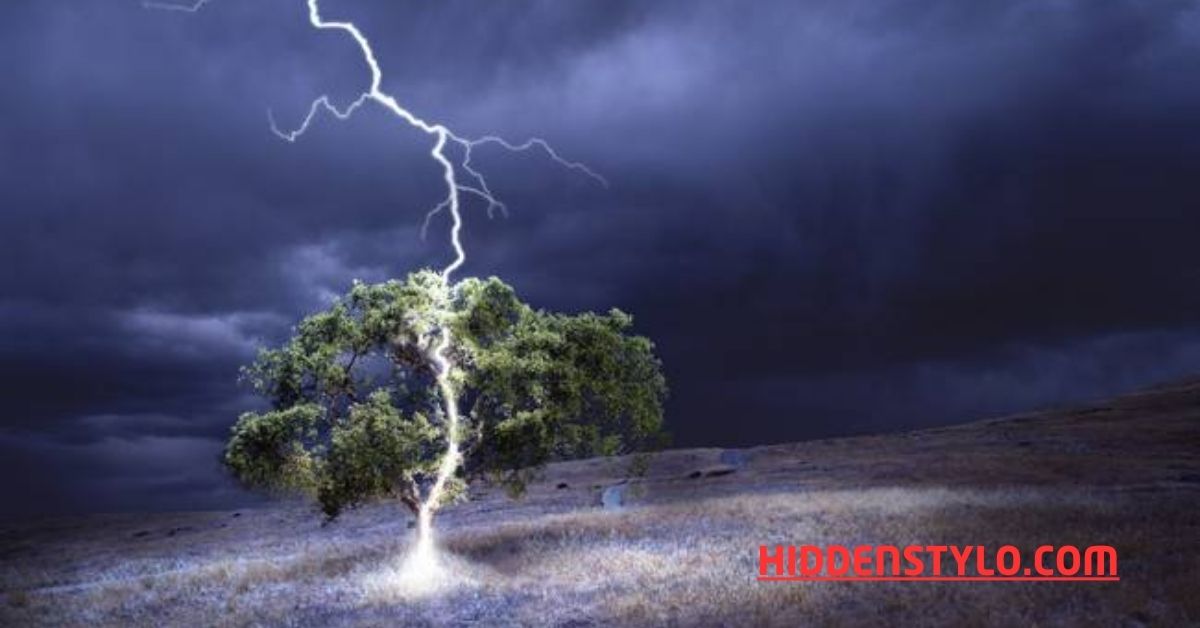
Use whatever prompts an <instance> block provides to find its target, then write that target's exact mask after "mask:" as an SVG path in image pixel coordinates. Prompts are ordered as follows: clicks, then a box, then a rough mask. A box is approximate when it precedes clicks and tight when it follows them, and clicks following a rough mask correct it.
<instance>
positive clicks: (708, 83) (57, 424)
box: [0, 0, 1200, 512]
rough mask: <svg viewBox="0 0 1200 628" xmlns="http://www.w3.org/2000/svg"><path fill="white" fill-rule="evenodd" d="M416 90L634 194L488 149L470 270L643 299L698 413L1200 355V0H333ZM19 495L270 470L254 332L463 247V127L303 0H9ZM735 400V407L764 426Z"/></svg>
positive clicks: (184, 490)
mask: <svg viewBox="0 0 1200 628" xmlns="http://www.w3.org/2000/svg"><path fill="white" fill-rule="evenodd" d="M323 6H324V7H325V12H326V13H327V14H328V15H330V16H343V15H344V16H346V17H348V18H351V19H355V20H358V21H359V22H360V24H361V26H362V27H363V29H364V30H365V31H366V33H367V34H368V36H370V37H371V38H372V39H373V41H374V42H375V44H376V46H377V49H378V53H379V57H380V60H381V62H382V63H383V65H384V67H385V70H386V75H385V86H386V88H387V89H388V90H389V91H391V92H393V93H394V94H396V95H397V96H398V97H400V99H401V100H402V101H403V102H405V103H406V104H407V105H409V106H410V107H411V108H412V109H413V110H415V111H417V112H419V113H421V114H422V115H426V116H429V117H436V118H437V119H439V120H443V121H445V122H447V123H449V124H451V125H452V126H453V127H454V128H456V129H459V130H460V131H461V132H463V133H466V134H482V133H486V132H498V133H501V134H503V135H505V136H507V137H511V138H523V137H526V136H535V135H536V136H541V137H545V138H546V139H548V140H550V141H552V142H553V143H554V144H555V145H556V146H557V147H558V148H559V149H560V150H561V151H562V152H563V153H564V154H566V155H568V156H569V157H570V158H574V159H581V160H584V161H586V162H588V163H589V164H590V165H592V166H593V167H595V168H596V169H597V170H599V171H601V172H603V173H604V175H605V176H606V177H607V178H608V179H609V180H610V181H611V182H612V186H611V188H609V189H604V188H602V187H600V186H597V185H595V184H594V182H592V181H590V180H589V179H587V178H585V177H579V176H577V174H575V173H572V172H570V171H564V170H563V169H560V168H557V167H555V166H554V165H553V164H552V163H550V162H549V161H548V160H546V159H545V158H543V157H539V156H537V155H534V154H521V155H506V154H503V153H502V152H501V151H498V150H495V149H493V148H481V149H479V151H478V154H477V155H476V161H477V163H478V164H479V165H480V167H482V168H484V169H486V170H487V171H488V172H489V173H490V174H491V176H492V179H491V181H492V184H493V187H494V189H495V190H496V192H497V193H498V194H499V195H500V196H502V197H503V198H504V200H505V201H506V202H507V203H508V205H509V207H510V208H511V214H510V216H509V217H508V218H496V219H494V220H488V219H487V217H486V216H485V214H484V211H483V210H484V208H483V207H478V206H471V207H469V208H468V210H467V212H468V230H467V233H466V241H467V244H468V247H469V251H470V255H471V258H470V262H469V264H468V266H467V267H466V268H465V269H464V270H465V271H466V272H468V273H470V274H496V275H499V276H502V277H504V278H505V279H507V280H509V281H510V282H512V283H513V284H514V285H516V286H517V287H518V289H520V290H521V291H522V293H523V294H524V295H525V296H526V297H527V298H528V299H529V300H530V301H532V302H533V303H535V304H537V305H540V306H544V307H552V308H563V309H568V310H581V309H606V308H608V307H610V306H614V305H616V306H620V307H622V308H624V309H627V310H629V311H631V312H633V313H634V314H635V316H636V317H637V321H638V325H639V328H640V329H641V331H643V332H645V333H647V334H648V335H651V336H652V337H653V338H654V339H655V340H656V341H657V342H658V345H659V349H660V352H661V354H662V356H663V358H664V361H665V363H666V368H667V371H668V375H669V378H670V381H671V385H672V389H673V396H672V400H671V403H670V407H669V417H668V418H669V421H670V423H671V428H672V431H673V433H674V435H675V439H676V443H677V444H679V445H683V446H688V445H735V444H737V445H742V444H752V443H762V442H771V441H780V440H791V439H799V438H809V437H815V436H824V435H835V434H845V433H857V432H865V431H872V430H887V429H900V428H905V427H912V426H921V425H932V424H938V423H945V422H950V421H955V420H962V419H968V418H974V417H976V416H978V415H981V414H988V413H994V412H1007V411H1015V410H1020V409H1024V408H1029V407H1033V406H1037V405H1040V404H1045V403H1064V402H1068V401H1071V400H1077V399H1081V398H1086V397H1094V396H1101V395H1105V394H1111V393H1113V392H1117V391H1121V390H1126V389H1129V388H1132V387H1136V386H1139V385H1142V384H1145V383H1149V382H1152V381H1155V380H1157V379H1163V378H1171V377H1176V376H1180V375H1183V374H1186V373H1189V372H1192V371H1194V370H1196V369H1197V368H1198V367H1200V345H1198V342H1197V340H1196V334H1197V333H1198V332H1200V329H1197V327H1198V326H1197V318H1196V312H1197V311H1198V310H1197V308H1198V306H1200V302H1198V297H1197V296H1196V295H1198V294H1200V291H1197V290H1196V284H1197V280H1198V279H1200V252H1198V251H1200V248H1197V247H1195V246H1193V245H1192V242H1191V239H1192V234H1194V233H1196V232H1197V228H1198V227H1200V217H1198V216H1197V214H1196V212H1195V211H1194V209H1195V206H1196V204H1195V201H1194V199H1195V192H1194V189H1195V181H1197V180H1200V115H1198V114H1197V112H1198V111H1200V84H1198V83H1197V82H1196V81H1194V80H1191V75H1192V74H1193V73H1194V68H1195V67H1196V64H1197V62H1198V61H1200V10H1198V9H1197V8H1196V5H1195V3H1193V2H1182V1H1180V2H1176V1H1171V0H1167V1H1163V2H1155V3H1144V2H1134V1H1125V2H1110V3H1095V2H1088V1H1087V0H1061V1H1057V2H1041V1H1033V0H1028V1H1018V2H1012V1H1009V0H1006V1H980V2H951V1H948V0H887V1H884V2H879V1H875V0H872V1H867V0H849V1H847V0H836V1H835V0H819V1H816V2H802V3H800V2H788V1H783V0H780V1H774V0H769V1H762V2H755V3H752V4H747V3H745V2H733V1H724V0H708V1H705V2H695V1H688V0H666V1H662V2H644V1H632V0H630V1H624V0H621V1H614V0H604V1H599V0H596V1H580V2H562V1H557V0H529V1H524V2H506V3H489V2H480V1H479V0H454V1H450V2H437V3H410V2H369V1H367V0H362V1H357V2H349V1H346V2H337V1H335V0H325V2H324V3H323ZM0 17H3V18H4V19H0V55H3V58H5V59H7V60H9V62H8V63H7V64H5V67H4V68H3V69H0V72H3V74H4V76H3V78H4V80H5V85H6V89H5V90H4V91H3V93H0V120H2V122H0V190H3V192H0V207H2V211H0V295H2V296H0V338H2V339H3V340H2V341H0V399H2V400H3V405H4V407H5V408H6V410H7V412H6V413H5V415H4V416H5V418H4V422H3V424H2V427H0V436H2V440H0V449H2V451H0V457H2V459H3V460H4V461H5V462H4V465H5V468H4V472H5V476H6V477H9V478H19V477H28V476H31V475H32V474H31V471H32V470H34V469H36V470H37V473H36V477H37V478H38V479H37V481H36V482H34V483H21V482H11V483H6V485H5V487H4V492H3V501H4V508H3V509H4V510H5V511H8V512H21V511H40V510H64V509H66V510H71V509H76V510H78V509H92V508H136V507H154V508H180V507H200V506H201V505H220V504H222V503H234V502H235V501H236V499H240V498H239V497H237V496H238V495H239V494H238V493H237V492H236V491H235V490H234V489H233V488H232V487H231V486H230V485H229V484H228V482H227V480H225V479H224V478H223V476H222V475H221V473H220V470H219V469H218V468H217V466H216V462H215V460H216V452H217V451H218V450H219V446H220V442H221V439H222V438H223V437H224V435H225V433H226V431H227V429H228V425H229V423H230V422H231V421H232V419H233V417H234V416H236V414H237V413H238V412H240V411H242V410H244V409H247V408H249V407H252V406H253V404H254V403H255V400H254V399H252V398H251V397H249V396H248V395H247V392H246V391H245V390H244V389H243V388H240V387H239V386H238V385H237V384H236V377H237V368H238V366H239V365H240V364H243V363H245V362H246V360H248V359H249V358H250V356H252V354H253V351H254V348H255V346H257V345H259V344H261V343H269V342H275V341H278V340H279V339H280V338H281V337H282V336H283V335H284V334H286V332H287V329H288V326H289V325H290V324H291V323H292V322H293V321H294V320H296V319H297V318H299V317H300V316H302V315H303V314H305V313H307V312H310V311H312V310H314V309H315V308H318V307H320V306H321V304H322V303H324V302H326V301H327V300H328V299H329V297H330V296H331V295H333V294H336V293H338V292H340V291H342V290H344V289H345V287H346V286H347V285H348V284H349V282H350V281H351V280H352V279H354V278H362V279H365V280H380V279H383V278H386V277H391V276H396V275H400V274H403V273H404V272H407V271H408V270H410V269H413V268H417V267H421V266H436V265H439V264H441V263H444V261H445V260H446V259H448V249H447V247H446V246H445V245H444V237H445V229H446V227H447V224H446V222H445V221H444V220H435V221H434V223H433V225H432V229H431V231H430V236H429V239H428V240H425V241H422V240H421V239H420V238H419V236H418V230H419V227H420V223H421V219H422V218H423V214H424V212H425V211H426V210H427V209H428V208H430V207H432V206H433V205H434V204H435V203H436V201H437V198H438V194H439V192H440V189H439V187H438V184H439V180H438V177H437V170H436V167H435V166H434V165H433V164H431V163H430V161H429V160H428V158H427V151H428V148H429V143H428V138H426V137H424V136H423V135H421V134H420V133H419V132H415V131H413V130H411V129H408V128H406V127H404V126H403V125H400V124H398V123H397V122H396V121H395V120H392V119H390V118H388V117H387V116H385V115H383V114H381V113H379V112H378V111H370V110H368V111H363V112H362V115H360V116H359V117H357V118H355V119H354V120H351V121H349V122H346V123H337V122H334V121H331V120H328V119H321V120H319V121H318V122H317V123H316V125H315V126H314V127H313V129H312V130H311V132H310V133H309V134H308V135H306V136H305V137H304V138H303V139H302V141H300V142H298V143H296V144H288V143H286V142H282V141H280V140H279V139H278V138H276V137H274V136H273V135H272V134H271V133H270V129H269V125H268V122H267V111H268V110H270V111H271V113H272V115H273V116H274V118H275V119H276V120H278V121H279V122H280V124H281V125H284V126H287V125H289V124H295V123H298V122H299V120H300V119H302V117H303V115H304V113H305V111H306V110H307V107H308V104H309V103H310V102H311V101H312V99H313V98H315V97H317V96H319V95H321V94H328V95H329V96H330V97H331V98H333V99H334V100H335V101H337V102H341V103H346V102H349V100H351V99H352V98H353V97H354V96H355V95H356V93H357V90H359V89H361V88H362V86H363V85H364V84H365V81H366V80H367V72H366V68H365V67H364V66H363V64H362V63H361V61H360V60H359V59H358V58H357V57H356V50H355V49H354V46H353V45H352V43H351V42H349V41H348V40H347V39H346V38H345V37H342V36H339V35H337V34H336V33H318V32H314V31H313V30H311V29H310V28H308V25H307V22H306V14H305V8H304V6H303V2H302V1H301V0H270V1H265V2H254V3H247V2H233V1H232V0H231V1H228V2H226V1H224V0H214V1H213V2H211V3H210V4H209V5H208V6H207V7H206V8H205V9H204V10H203V11H202V12H200V13H198V14H195V15H189V14H185V13H179V12H161V11H146V10H143V9H142V8H141V6H140V3H138V2H136V1H134V0H130V1H129V2H123V3H89V2H82V1H69V2H56V3H35V2H16V3H10V4H7V5H5V7H4V8H3V9H0ZM735 425H736V429H734V427H733V426H735Z"/></svg>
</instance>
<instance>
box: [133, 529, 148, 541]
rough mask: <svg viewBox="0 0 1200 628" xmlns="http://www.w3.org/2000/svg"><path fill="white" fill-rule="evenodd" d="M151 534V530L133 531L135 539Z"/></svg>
mask: <svg viewBox="0 0 1200 628" xmlns="http://www.w3.org/2000/svg"><path fill="white" fill-rule="evenodd" d="M149 535H150V531H149V530H138V531H137V532H134V533H133V538H135V539H140V538H142V537H143V536H149Z"/></svg>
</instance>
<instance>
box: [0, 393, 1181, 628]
mask: <svg viewBox="0 0 1200 628" xmlns="http://www.w3.org/2000/svg"><path fill="white" fill-rule="evenodd" d="M1189 390H1191V389H1189ZM1169 392H1170V395H1173V396H1168V398H1167V401H1164V400H1163V396H1162V395H1158V396H1151V397H1148V398H1134V399H1133V400H1132V401H1129V400H1125V401H1119V402H1114V403H1113V404H1109V405H1108V406H1106V409H1105V410H1102V411H1096V410H1094V409H1093V410H1090V411H1086V412H1085V411H1073V412H1065V413H1057V414H1052V415H1046V416H1040V417H1021V418H1019V419H1018V420H1016V421H1008V422H989V423H981V424H975V425H973V426H969V427H963V428H954V429H950V430H936V431H930V432H924V433H921V434H917V435H897V436H892V437H871V438H863V439H845V440H840V441H831V442H821V443H809V444H803V445H789V446H782V447H773V448H764V449H760V450H755V451H753V452H751V454H752V456H751V459H750V462H749V463H748V464H747V465H746V466H745V467H744V468H742V469H739V470H738V471H737V472H735V473H731V474H729V475H724V476H720V477H713V478H700V479H689V478H688V476H689V475H690V473H689V472H690V471H692V470H694V469H699V468H708V467H710V466H711V465H713V464H714V463H715V462H716V456H717V455H718V453H719V452H717V451H715V450H699V451H691V452H671V453H669V454H666V455H664V456H662V457H660V458H659V460H658V461H656V463H655V465H654V466H653V467H652V468H651V472H650V475H649V477H648V478H647V479H646V480H645V481H644V482H641V483H640V485H639V487H638V488H639V489H640V492H639V494H640V496H639V497H637V498H636V499H635V501H636V503H634V504H632V505H630V506H629V507H627V508H625V509H624V510H620V511H606V510H603V509H600V508H599V507H598V506H597V503H598V493H599V490H600V487H603V486H606V485H609V484H611V483H612V482H614V481H615V477H616V475H617V474H618V473H619V470H618V467H617V466H616V465H615V464H614V463H613V462H611V461H608V462H605V461H585V462H580V463H573V464H570V465H564V466H561V467H556V468H554V469H551V470H550V472H549V473H548V476H547V478H546V481H544V482H543V483H541V484H538V485H536V486H534V487H533V489H532V490H531V492H530V494H529V496H528V498H527V499H526V500H524V501H522V502H509V501H506V500H505V499H503V498H502V497H500V496H499V495H498V491H492V490H489V489H487V487H476V489H475V499H474V500H473V501H471V502H469V503H467V504H463V505H461V506H459V507H456V508H455V509H452V510H450V511H448V512H447V513H445V515H444V516H443V517H442V519H441V521H440V526H441V533H440V534H441V537H440V539H439V540H440V545H441V548H442V552H441V560H442V567H443V569H444V571H443V573H442V575H443V577H444V580H443V581H442V582H441V586H440V588H437V589H435V590H433V591H432V592H423V593H422V592H414V591H413V590H412V589H411V588H410V587H409V586H408V585H407V584H406V583H405V582H403V581H402V578H401V573H400V571H399V565H400V564H401V562H402V561H403V560H404V557H405V554H406V551H407V549H408V543H409V537H410V534H411V531H410V530H408V529H407V527H406V525H405V521H404V519H403V517H402V516H401V515H400V514H399V513H398V511H396V510H393V509H390V508H386V507H377V508H370V509H365V510H362V511H358V512H355V513H351V514H350V515H349V516H347V517H346V518H345V519H344V520H342V521H340V522H339V523H337V524H335V525H332V526H327V527H321V526H320V525H319V518H317V517H316V516H314V515H313V513H311V512H309V511H307V510H305V509H303V508H296V507H285V508H279V509H271V510H257V511H246V512H244V513H239V514H238V516H234V515H233V514H231V513H180V514H171V515H158V516H155V517H154V518H151V519H147V518H146V517H144V516H125V517H123V516H109V517H91V518H82V519H66V520H59V521H52V522H41V523H38V524H32V523H30V524H24V525H23V526H16V527H13V528H12V529H9V530H4V531H3V534H0V557H3V558H4V562H3V566H2V567H0V590H4V591H5V592H6V594H5V597H6V599H5V602H4V604H3V606H0V624H2V625H14V626H15V625H44V626H85V625H86V626H97V625H134V626H196V625H221V626H242V625H312V626H331V625H332V626H338V625H410V624H411V625H447V624H449V625H465V624H472V625H558V626H589V625H639V626H641V625H663V626H668V625H683V626H690V625H712V626H721V625H728V626H741V625H786V626H792V625H800V624H806V625H807V624H815V625H831V626H855V625H881V624H882V625H922V624H930V623H935V624H952V625H963V626H975V625H1079V626H1085V625H1086V626H1091V625H1142V624H1147V625H1186V624H1195V623H1197V622H1200V601H1198V600H1200V598H1197V597H1196V596H1194V595H1193V589H1194V587H1195V583H1197V582H1200V560H1198V559H1197V556H1196V554H1195V547H1194V544H1195V539H1197V538H1200V517H1198V516H1197V514H1196V511H1195V504H1196V496H1197V490H1196V488H1197V484H1196V482H1195V480H1194V478H1195V477H1200V476H1198V475H1197V473H1200V463H1198V459H1197V439H1196V434H1197V430H1196V425H1197V420H1196V413H1195V410H1194V409H1195V408H1197V407H1200V403H1197V401H1198V400H1200V393H1198V392H1197V391H1194V390H1193V391H1191V392H1188V393H1187V394H1180V393H1179V391H1177V390H1176V391H1169ZM1193 393H1196V394H1193ZM1122 404H1124V405H1122ZM1147 417H1149V419H1148V418H1147ZM1150 419H1153V420H1150ZM1038 451H1041V452H1042V453H1043V454H1044V455H1036V454H1037V452H1038ZM563 481H565V482H567V483H568V484H569V485H570V487H569V488H568V489H558V488H557V485H558V484H559V483H560V482H563ZM631 494H633V493H631ZM833 543H837V544H843V545H854V544H871V543H875V544H892V545H904V544H909V543H913V544H972V545H976V544H982V545H986V546H993V547H995V546H999V545H1001V544H1014V545H1017V546H1018V547H1022V548H1027V549H1032V548H1034V547H1036V546H1038V545H1042V544H1054V545H1062V544H1078V545H1093V544H1111V545H1114V546H1115V547H1117V549H1118V551H1119V552H1120V568H1121V575H1122V581H1121V582H1119V583H1102V584H1096V583H1017V582H1002V583H930V582H903V583H783V582H770V583H764V582H758V581H756V580H755V575H756V568H757V565H756V560H757V548H758V545H759V544H833Z"/></svg>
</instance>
